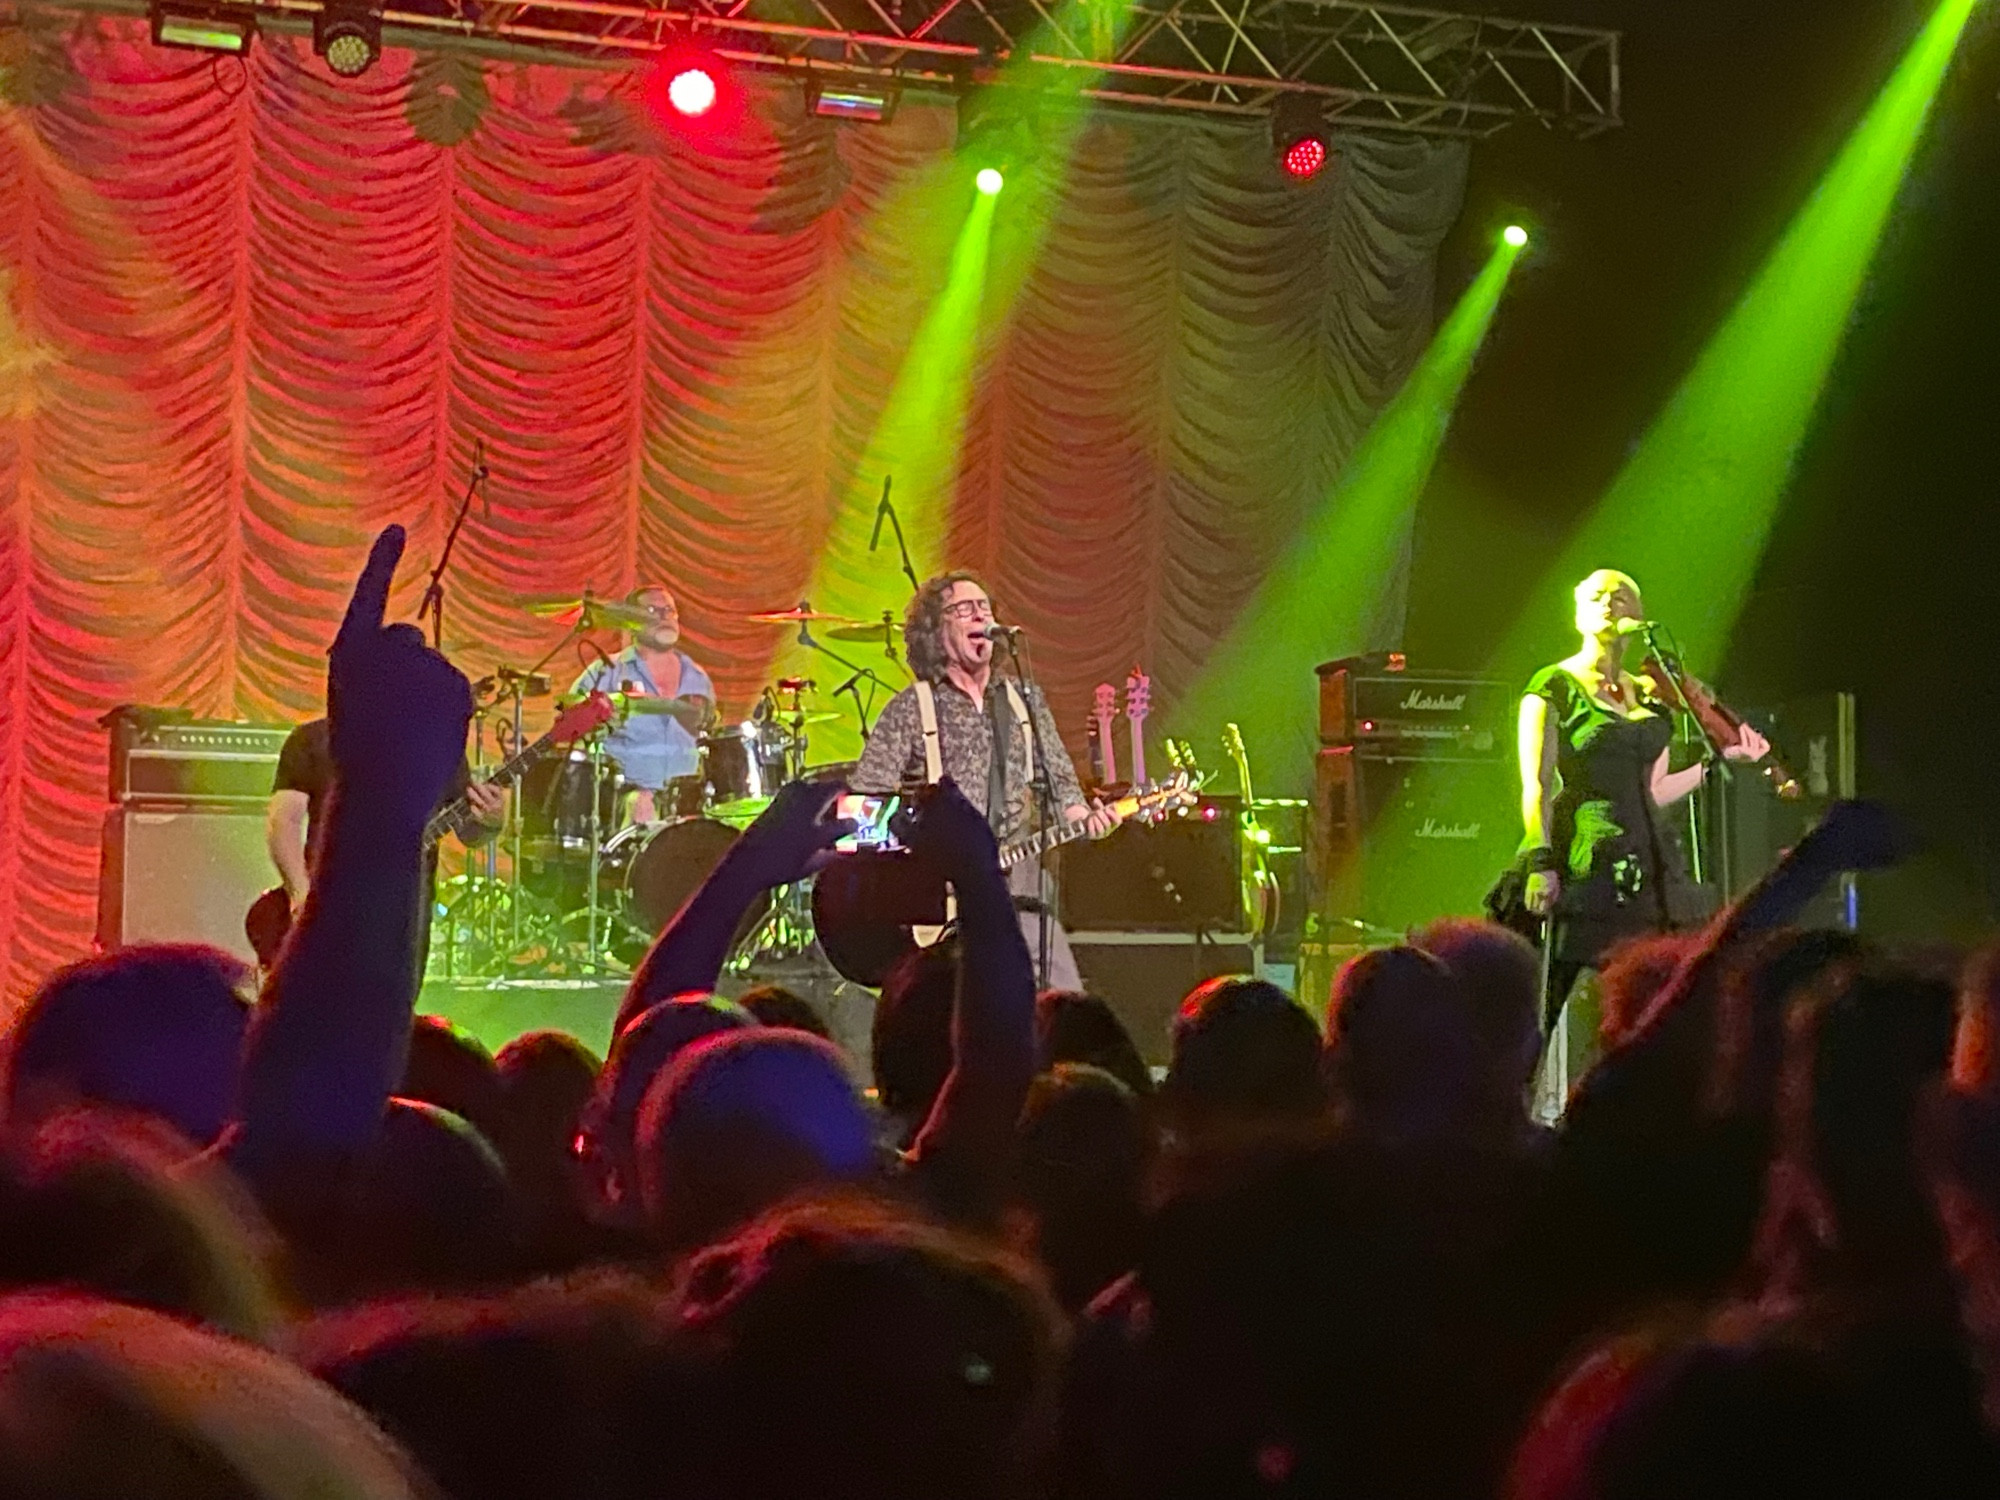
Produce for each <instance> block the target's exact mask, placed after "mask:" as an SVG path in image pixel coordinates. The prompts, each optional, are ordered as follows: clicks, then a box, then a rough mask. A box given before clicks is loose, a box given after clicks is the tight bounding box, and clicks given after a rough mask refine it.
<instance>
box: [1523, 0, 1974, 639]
mask: <svg viewBox="0 0 2000 1500" xmlns="http://www.w3.org/2000/svg"><path fill="white" fill-rule="evenodd" d="M1975 3H1976V0H1943V3H1942V4H1941V5H1939V6H1938V7H1937V8H1936V9H1935V10H1934V11H1933V12H1932V14H1931V17H1930V19H1929V21H1927V22H1926V23H1925V25H1924V28H1923V30H1922V31H1921V32H1920V33H1919V34H1918V36H1917V38H1916V40H1915V42H1913V43H1912V44H1911V46H1910V48H1909V50H1908V51H1907V52H1906V53H1905V54H1904V55H1903V58H1902V61H1901V62H1900V63H1899V64H1898V65H1897V67H1896V71H1895V72H1894V74H1892V75H1891V76H1890V78H1889V81H1888V83H1887V84H1886V85H1885V86H1884V88H1883V89H1882V91H1881V93H1880V94H1878V95H1877V96H1876V98H1875V101H1874V103H1873V104H1872V105H1870V107H1869V109H1868V112H1867V114H1866V115H1864V116H1863V117H1862V119H1861V122H1860V123H1859V124H1858V125H1857V126H1855V128H1854V130H1853V132H1852V133H1851V134H1850V135H1849V136H1848V138H1847V141H1846V143H1845V144H1844V145H1843V146H1842V147H1841V150H1840V154H1839V155H1838V156H1837V157H1835V158H1834V161H1833V164H1832V165H1831V166H1830V167H1829V168H1828V169H1827V171H1826V173H1825V175H1824V176H1823V177H1821V178H1820V180H1819V182H1818V184H1817V185H1816V186H1815V187H1814V189H1813V192H1812V194H1811V196H1810V197H1808V198H1807V199H1806V202H1805V204H1804V206H1803V207H1802V208H1800V210H1799V211H1798V213H1797V215H1796V216H1795V217H1794V218H1793V220H1792V222H1791V224H1790V225H1789V226H1788V227H1787V228H1786V230H1785V233H1784V237H1783V238H1782V239H1780V240H1779V242H1778V244H1777V246H1776V248H1775V249H1773V250H1772V251H1771V253H1770V255H1769V257H1768V258H1767V259H1766V260H1765V261H1764V264H1763V266H1762V267H1761V268H1760V269H1759V271H1758V273H1757V276H1756V279H1755V280H1754V281H1752V282H1751V284H1750V286H1749V288H1748V290H1746V291H1745V292H1744V293H1743V296H1742V299H1741V300H1740V301H1739V302H1738V303H1737V304H1736V307H1735V309H1734V310H1733V311H1732V312H1731V313H1730V315H1729V317H1728V319H1727V321H1725V322H1724V323H1723V325H1722V326H1721V327H1720V328H1719V329H1717V330H1716V332H1715V335H1714V336H1713V337H1712V338H1711V339H1710V340H1709V342H1708V345H1707V347H1706V348H1704V349H1703V350H1702V352H1701V355H1700V357H1699V358H1698V359H1697V360H1696V361H1695V365H1694V368H1693V369H1691V370H1690V371H1689V372H1688V373H1687V375H1686V376H1685V377H1684V378H1683V379H1682V381H1681V384H1680V386H1679V388H1678V389H1677V390H1676V391H1675V392H1674V394H1673V396H1672V398H1671V399H1670V400H1669V401H1668V402H1667V404H1666V406H1665V407H1664V408H1663V409H1662V410H1661V412H1660V413H1659V415H1658V416H1657V417H1655V418H1654V420H1653V424H1652V426H1651V427H1650V428H1649V429H1648V430H1647V432H1646V435H1645V437H1644V438H1643V439H1642V440H1641V441H1640V443H1639V445H1638V446H1637V447H1636V448H1635V449H1634V450H1633V452H1632V456H1631V457H1630V458H1629V459H1628V460H1627V461H1626V464H1625V466H1624V468H1623V470H1622V471H1621V472H1620V473H1619V475H1618V477H1617V478H1616V480H1614V481H1613V483H1612V485H1611V488H1610V490H1609V491H1607V492H1606V494H1605V495H1604V496H1603V498H1602V499H1600V500H1599V501H1598V504H1597V507H1596V509H1595V510H1594V511H1593V512H1592V513H1591V515H1590V517H1589V519H1588V520H1587V521H1586V522H1585V524H1584V525H1583V526H1582V527H1580V528H1579V529H1578V531H1577V532H1576V534H1575V535H1574V536H1573V537H1572V538H1571V539H1570V542H1569V544H1568V545H1567V546H1566V547H1565V548H1564V550H1563V553H1562V555H1561V557H1560V558H1559V560H1558V561H1557V562H1556V564H1555V565H1554V567H1553V568H1552V569H1551V570H1550V572H1549V573H1548V574H1547V575H1546V576H1545V577H1544V578H1543V579H1542V580H1541V581H1540V583H1539V585H1538V586H1537V588H1536V591H1535V593H1534V595H1533V596H1532V597H1531V599H1530V600H1529V602H1528V604H1527V607H1526V608H1525V609H1524V611H1523V613H1522V615H1521V617H1520V618H1519V619H1518V620H1517V621H1516V622H1515V624H1514V627H1513V629H1512V630H1510V631H1509V632H1508V634H1507V636H1506V638H1505V641H1504V642H1503V644H1502V646H1501V647H1500V649H1499V650H1498V651H1497V652H1496V653H1495V655H1494V657H1493V658H1492V662H1491V667H1492V670H1493V671H1494V673H1495V675H1500V676H1507V677H1515V676H1518V675H1522V674H1524V673H1525V672H1526V671H1527V670H1528V668H1529V667H1530V666H1531V665H1532V664H1533V663H1534V662H1536V661H1538V660H1542V659H1544V658H1545V657H1546V655H1547V654H1548V650H1549V648H1550V647H1552V646H1554V645H1555V644H1556V643H1557V642H1558V641H1559V640H1561V639H1565V638H1567V636H1568V632H1567V629H1566V628H1565V627H1566V626H1567V623H1568V620H1569V608H1568V594H1569V590H1570V587H1571V586H1572V585H1573V584H1574V583H1575V582H1576V580H1577V579H1579V578H1581V577H1582V576H1583V575H1584V574H1585V573H1587V572H1589V571H1590V570H1591V569H1592V568H1596V567H1604V566H1609V567H1616V568H1621V569H1623V570H1625V571H1626V572H1628V573H1630V574H1632V575H1633V576H1634V577H1635V578H1637V579H1638V581H1639V585H1640V587H1641V588H1643V589H1644V590H1645V596H1646V612H1647V613H1648V614H1649V615H1653V616H1655V617H1656V618H1660V619H1664V620H1668V621H1670V622H1672V624H1673V626H1674V629H1675V631H1676V632H1677V633H1678V634H1679V636H1680V638H1681V642H1682V644H1683V646H1684V647H1685V648H1686V652H1687V656H1688V658H1689V660H1690V662H1691V663H1692V664H1693V665H1694V666H1695V667H1696V669H1697V670H1713V669H1714V668H1715V666H1716V665H1717V661H1718V658H1719V657H1721V656H1722V655H1723V653H1724V652H1725V650H1726V649H1727V646H1728V643H1729V637H1730V632H1731V631H1732V629H1733V628H1734V626H1735V623H1736V617H1737V613H1738V611H1739V610H1740V608H1741V606H1742V601H1743V598H1744V596H1745V595H1746V594H1747V593H1748V591H1749V588H1750V585H1751V582H1752V580H1753V579H1754V578H1755V577H1756V572H1757V565H1758V561H1759V559H1760V558H1761V557H1762V556H1763V552H1764V546H1765V542H1766V540H1767V538H1768V536H1769V534H1770V530H1771V526H1772V523H1773V522H1774V521H1775V520H1776V518H1777V513H1778V507H1779V505H1780V503H1781V502H1782V500H1783V498H1784V494H1785V490H1786V488H1787V486H1788V485H1789V483H1790V481H1791V475H1792V464H1793V460H1794V458H1795V457H1796V456H1797V454H1798V451H1799V447H1800V445H1801V444H1802V443H1803V442H1804V441H1805V437H1806V434H1807V432H1808V431H1809V429H1810V427H1811V424H1812V418H1813V413H1814V411H1815V409H1816V408H1817V406H1818V403H1819V398H1820V393H1821V391H1822V390H1823V389H1824V388H1825V385H1826V381H1827V377H1828V375H1829V374H1830V373H1831V372H1832V369H1833V364H1834V360H1835V358H1836V357H1837V356H1838V354H1839V352H1840V347H1841V344H1842V342H1843V340H1844V339H1845V337H1846V333H1847V327H1848V322H1849V319H1850V318H1851V316H1852V314H1853V311H1854V307H1855V304H1856V301H1857V300H1858V299H1859V297H1860V294H1861V290H1862V287H1863V285H1864V284H1865V282H1866V280H1867V276H1868V268H1869V265H1870V263H1871V262H1872V261H1873V260H1874V257H1875V250H1876V247H1877V245H1879V244H1880V242H1881V238H1882V231H1883V228H1884V226H1885V225H1886V224H1887V222H1888V218H1889V213H1890V211H1891V209H1892V208H1893V207H1894V206H1895V201H1896V193H1897V190H1898V189H1899V188H1900V187H1901V185H1902V182H1903V178H1904V175H1905V174H1906V173H1907V171H1908V170H1909V165H1910V161H1911V158H1912V157H1913V156H1914V154H1915V152H1916V148H1917V143H1918V141H1919V140H1920V139H1921V138H1922V136H1923V130H1924V123H1925V120H1926V119H1927V118H1928V116H1929V113H1930V108H1931V104H1932V101H1933V100H1934V99H1935V98H1936V97H1937V92H1938V88H1939V86H1940V85H1941V84H1942V82H1943V81H1944V74H1945V69H1946V66H1947V65H1948V64H1949V63H1950V61H1951V58H1952V54H1953V52H1954V51H1955V50H1956V48H1957V46H1958V40H1959V36H1960V34H1961V33H1962V32H1963V31H1964V29H1965V24H1966V21H1967V19H1968V17H1969V16H1970V15H1971V13H1972V10H1973V8H1974V5H1975Z"/></svg>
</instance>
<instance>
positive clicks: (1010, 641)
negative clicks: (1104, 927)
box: [988, 632, 1056, 990]
mask: <svg viewBox="0 0 2000 1500" xmlns="http://www.w3.org/2000/svg"><path fill="white" fill-rule="evenodd" d="M988 639H991V637H988ZM1000 639H1001V641H1002V642H1003V643H1005V645H1006V647H1007V659H1008V661H1009V662H1011V663H1012V665H1013V668H1014V681H1015V683H1016V684H1017V685H1018V686H1019V687H1020V689H1021V700H1022V702H1024V703H1025V704H1027V706H1028V722H1029V724H1030V725H1032V724H1033V723H1034V717H1035V694H1034V685H1035V679H1034V674H1033V672H1032V671H1031V670H1030V668H1029V665H1028V651H1027V642H1026V639H1025V638H1024V637H1023V636H1021V635H1020V634H1019V633H1018V632H1013V633H1009V634H1007V635H1003V636H1001V637H1000ZM1046 738H1047V736H1046V735H1044V734H1042V733H1041V732H1040V731H1039V730H1037V731H1036V732H1034V733H1033V734H1031V735H1030V736H1029V740H1030V742H1031V743H1032V744H1033V745H1034V747H1035V763H1034V764H1033V765H1032V766H1030V767H1029V768H1028V785H1029V790H1030V791H1031V792H1033V794H1034V798H1035V815H1036V816H1037V817H1038V818H1039V819H1040V820H1041V824H1042V831H1043V832H1044V833H1046V832H1049V831H1051V830H1052V829H1054V828H1055V826H1056V823H1055V782H1054V780H1053V778H1052V777H1051V776H1050V775H1049V756H1048V747H1047V746H1046V745H1045V744H1043V741H1044V740H1045V739H1046ZM993 753H994V754H995V755H1001V754H1004V753H1005V750H1004V747H1002V746H1000V745H998V744H996V745H995V746H994V747H993ZM1047 859H1048V853H1047V851H1046V850H1045V851H1043V853H1042V854H1041V856H1040V857H1039V858H1037V859H1036V861H1035V876H1036V886H1037V890H1036V893H1035V905H1036V907H1037V908H1038V910H1037V911H1036V913H1035V935H1036V942H1035V988H1036V989H1037V990H1042V989H1046V988H1047V987H1048V983H1049V962H1050V949H1051V948H1052V947H1053V946H1054V934H1053V933H1052V932H1051V931H1050V929H1049V918H1050V912H1049V871H1048V865H1047V863H1046V861H1047Z"/></svg>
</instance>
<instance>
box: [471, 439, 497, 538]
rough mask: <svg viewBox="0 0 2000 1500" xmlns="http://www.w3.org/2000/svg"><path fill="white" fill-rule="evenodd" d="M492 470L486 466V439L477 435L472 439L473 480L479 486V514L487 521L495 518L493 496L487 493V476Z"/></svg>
mask: <svg viewBox="0 0 2000 1500" xmlns="http://www.w3.org/2000/svg"><path fill="white" fill-rule="evenodd" d="M490 472H491V471H490V470H489V469H488V468H487V467H486V439H485V438H483V437H476V438H474V439H473V440H472V482H473V483H474V484H476V485H477V486H479V515H480V519H482V520H486V521H490V520H492V519H493V497H492V496H491V495H489V494H487V493H486V476H487V474H488V473H490Z"/></svg>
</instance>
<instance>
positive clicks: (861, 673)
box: [799, 621, 907, 740]
mask: <svg viewBox="0 0 2000 1500" xmlns="http://www.w3.org/2000/svg"><path fill="white" fill-rule="evenodd" d="M799 644H800V645H801V646H804V647H806V648H807V649H808V650H812V651H817V652H818V653H819V654H820V655H821V656H824V657H826V658H827V659H828V660H829V661H831V662H832V663H833V664H834V665H835V666H838V667H843V668H845V669H846V670H847V671H848V672H849V673H850V674H851V675H850V676H849V677H848V679H847V681H845V682H843V683H842V684H841V685H840V686H839V687H837V688H835V689H834V690H833V696H834V697H836V698H838V697H840V695H841V694H843V693H845V694H847V695H848V696H850V697H851V698H853V700H854V716H855V719H856V721H857V722H858V724H859V726H860V729H861V738H862V739H864V740H866V739H867V738H868V731H869V730H870V728H872V727H873V726H872V725H871V724H870V723H869V717H868V710H869V708H870V707H871V706H872V705H873V703H874V700H875V694H874V689H875V688H878V687H879V688H881V689H882V690H883V691H884V692H888V693H893V692H895V691H896V689H895V688H894V687H893V686H891V685H890V684H889V683H887V682H885V681H883V680H882V678H881V677H880V676H879V675H878V674H877V673H876V671H875V669H874V668H873V667H864V666H861V665H860V664H859V663H856V662H851V661H849V660H848V659H847V658H846V657H844V656H842V655H841V654H840V653H839V652H838V651H836V650H834V649H833V647H831V646H829V645H827V644H826V642H824V641H822V640H820V639H819V637H817V636H815V635H814V634H813V633H812V630H811V628H810V627H808V626H807V625H806V623H805V622H804V621H800V622H799ZM885 649H887V651H888V654H889V660H891V661H896V652H895V649H894V647H886V646H885ZM897 665H898V666H901V665H902V664H901V663H900V662H897ZM905 670H907V669H905ZM864 682H865V683H867V684H869V694H868V701H867V702H866V703H864V702H863V701H862V698H861V689H860V684H861V683H864Z"/></svg>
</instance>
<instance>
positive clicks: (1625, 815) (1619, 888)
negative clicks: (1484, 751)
mask: <svg viewBox="0 0 2000 1500" xmlns="http://www.w3.org/2000/svg"><path fill="white" fill-rule="evenodd" d="M1527 691H1528V693H1529V694H1531V695H1533V696H1535V697H1538V698H1542V699H1545V700H1547V702H1548V705H1549V718H1550V720H1551V722H1552V723H1553V724H1554V726H1555V734H1556V774H1557V775H1558V776H1559V777H1560V778H1561V785H1560V787H1559V788H1558V790H1557V792H1556V798H1555V806H1554V810H1553V813H1552V815H1551V826H1550V829H1549V843H1550V844H1551V845H1552V846H1553V847H1554V849H1555V851H1556V853H1557V855H1558V857H1559V858H1560V859H1561V860H1562V862H1563V863H1562V870H1561V875H1562V896H1561V898H1560V899H1559V900H1558V902H1557V905H1556V924H1555V934H1554V941H1555V951H1554V953H1553V955H1552V957H1553V958H1554V960H1555V961H1556V962H1558V963H1573V964H1580V965H1583V966H1586V967H1590V968H1595V967H1597V965H1598V963H1599V962H1600V961H1601V960H1602V959H1603V957H1604V954H1605V952H1606V950H1607V949H1609V948H1611V947H1612V946H1613V945H1614V944H1616V943H1617V942H1619V941H1620V940H1621V939H1624V938H1627V937H1631V936H1634V935H1636V934H1638V933H1645V932H1664V931H1666V930H1668V929H1669V928H1673V927H1679V926H1683V925H1686V924H1687V923H1689V922H1692V921H1698V920H1699V919H1700V912H1699V910H1698V908H1699V901H1698V898H1697V895H1696V893H1695V891H1694V890H1693V887H1692V885H1691V883H1690V882H1689V881H1688V879H1687V877H1686V875H1685V873H1684V872H1683V870H1682V865H1681V860H1682V855H1681V845H1680V840H1679V838H1678V837H1677V835H1676V834H1675V832H1674V830H1673V828H1672V827H1671V826H1670V825H1669V822H1668V818H1669V817H1670V814H1668V813H1665V812H1663V811H1662V810H1661V809H1660V808H1657V807H1655V806H1654V805H1653V793H1652V780H1653V764H1654V762H1655V761H1657V760H1658V759H1659V758H1660V752H1661V751H1662V750H1664V749H1666V748H1667V746H1668V744H1669V743H1670V742H1671V741H1672V739H1673V735H1674V722H1673V716H1672V714H1671V713H1670V712H1669V711H1668V710H1667V709H1666V707H1665V706H1664V705H1662V704H1659V703H1657V702H1650V701H1645V700H1642V702H1641V706H1642V707H1643V708H1645V709H1646V710H1647V711H1646V712H1644V713H1641V714H1639V715H1638V716H1636V717H1633V718H1627V717H1626V716H1624V715H1622V714H1620V713H1617V712H1615V711H1614V710H1612V709H1609V708H1606V707H1605V706H1604V705H1603V704H1602V703H1599V702H1598V701H1597V700H1596V699H1595V698H1593V697H1591V696H1590V694H1589V693H1587V692H1585V691H1584V688H1583V684H1582V683H1581V682H1579V681H1578V680H1577V678H1576V676H1575V675H1574V674H1573V673H1571V672H1570V670H1569V669H1568V668H1567V667H1561V666H1555V667H1544V668H1543V669H1542V670H1541V671H1540V672H1537V673H1536V674H1535V676H1534V678H1533V679H1532V680H1531V681H1530V682H1529V683H1528V688H1527Z"/></svg>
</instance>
